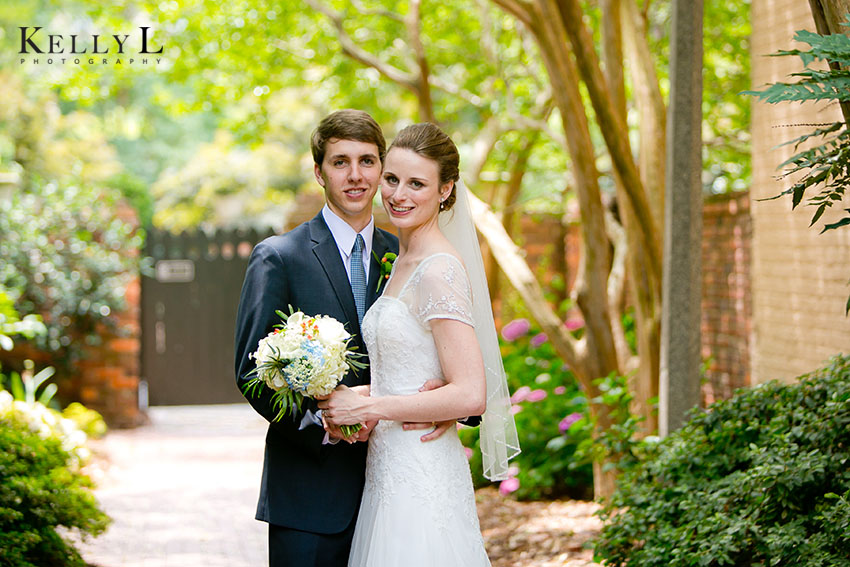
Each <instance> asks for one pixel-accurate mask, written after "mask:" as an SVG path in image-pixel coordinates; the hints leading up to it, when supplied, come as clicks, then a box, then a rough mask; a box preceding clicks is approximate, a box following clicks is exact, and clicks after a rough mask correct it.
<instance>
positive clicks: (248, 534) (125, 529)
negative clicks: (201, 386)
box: [80, 404, 268, 567]
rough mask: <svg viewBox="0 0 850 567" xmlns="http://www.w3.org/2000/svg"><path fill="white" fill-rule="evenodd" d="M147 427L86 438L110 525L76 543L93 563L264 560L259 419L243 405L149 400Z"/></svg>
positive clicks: (214, 564)
mask: <svg viewBox="0 0 850 567" xmlns="http://www.w3.org/2000/svg"><path fill="white" fill-rule="evenodd" d="M150 417H151V425H148V426H145V427H141V428H138V429H134V430H127V431H123V430H115V431H111V432H110V433H109V434H108V435H107V436H106V437H105V438H104V439H102V440H99V441H96V442H94V443H93V449H94V450H95V451H96V452H97V454H98V455H99V456H100V457H101V458H99V459H98V460H96V462H95V465H94V466H93V467H91V474H92V476H93V477H94V478H95V481H96V483H97V485H98V488H97V491H96V495H97V498H98V499H99V501H100V502H101V504H102V506H103V509H104V510H105V511H106V513H107V514H109V515H110V516H111V517H112V519H113V523H112V525H111V527H110V528H109V530H108V531H107V532H106V533H105V534H103V535H101V536H100V537H99V538H97V539H92V540H89V541H87V542H83V543H82V544H81V545H80V550H81V551H82V554H83V558H84V559H85V560H86V561H87V562H89V563H90V564H91V565H92V566H97V567H172V566H173V567H249V566H250V567H258V566H263V565H268V559H267V551H266V546H267V542H266V534H267V530H266V524H264V523H262V522H258V521H256V520H254V511H255V507H256V503H257V495H258V493H259V487H260V473H261V471H262V461H263V443H264V438H265V429H266V423H265V421H264V420H263V419H262V418H261V417H259V416H258V415H257V414H256V413H255V412H254V410H253V409H252V408H251V407H250V406H248V405H247V404H242V405H224V406H194V407H158V408H151V410H150Z"/></svg>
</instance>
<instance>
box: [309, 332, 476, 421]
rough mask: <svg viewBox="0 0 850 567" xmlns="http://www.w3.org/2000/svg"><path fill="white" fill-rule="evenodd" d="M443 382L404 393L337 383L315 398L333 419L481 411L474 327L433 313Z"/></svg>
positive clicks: (438, 416) (441, 417)
mask: <svg viewBox="0 0 850 567" xmlns="http://www.w3.org/2000/svg"><path fill="white" fill-rule="evenodd" d="M430 325H431V332H432V334H433V336H434V342H435V343H436V346H437V354H438V356H439V358H440V366H441V367H442V370H443V376H444V377H445V379H446V382H447V383H446V385H445V386H443V387H442V388H437V389H435V390H430V391H426V392H419V393H416V394H412V395H409V396H381V397H374V398H371V397H369V398H367V397H364V396H361V395H359V394H357V393H356V392H352V391H351V390H349V389H348V388H345V387H344V386H343V387H340V389H338V390H336V391H335V392H334V393H333V395H332V396H331V397H330V399H328V400H325V401H323V402H321V403H320V404H319V407H321V408H322V409H323V410H324V411H323V413H324V416H325V417H326V418H327V419H328V420H329V421H331V422H333V423H334V424H337V425H351V424H355V423H362V422H365V421H370V420H375V419H384V420H390V421H418V422H428V421H446V420H451V419H457V418H462V417H466V416H469V415H481V414H482V413H484V409H485V407H486V404H487V386H486V384H485V378H484V363H483V361H482V360H481V350H480V349H479V347H478V340H477V339H476V338H475V329H474V328H473V327H472V326H471V325H468V324H466V323H462V322H460V321H455V320H453V319H432V320H431V321H430Z"/></svg>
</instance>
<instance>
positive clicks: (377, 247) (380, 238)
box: [366, 227, 392, 307]
mask: <svg viewBox="0 0 850 567" xmlns="http://www.w3.org/2000/svg"><path fill="white" fill-rule="evenodd" d="M391 251H392V250H391V249H390V243H389V242H388V240H387V238H386V237H385V236H384V233H383V232H382V231H381V230H379V229H378V227H375V235H374V236H373V237H372V252H373V254H372V257H371V258H370V259H369V262H370V265H369V288H368V289H367V295H366V299H367V303H368V305H367V307H369V306H371V305H372V304H373V303H375V300H377V299H378V297H379V296H380V295H381V293H379V292H377V291H376V290H377V288H378V280H379V279H380V277H381V264H380V263H379V262H378V260H380V259H381V258H383V257H384V254H386V253H387V252H391ZM376 256H377V258H376ZM385 283H386V281H384V282H382V283H381V290H380V292H383V291H384V284H385Z"/></svg>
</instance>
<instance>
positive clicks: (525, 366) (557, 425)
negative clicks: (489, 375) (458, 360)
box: [460, 319, 593, 500]
mask: <svg viewBox="0 0 850 567" xmlns="http://www.w3.org/2000/svg"><path fill="white" fill-rule="evenodd" d="M502 358H503V360H504V364H505V371H506V372H507V375H508V386H509V387H510V390H511V392H512V395H511V404H512V406H511V413H512V414H513V415H514V419H515V420H516V425H517V432H518V433H519V442H520V446H521V447H522V453H520V455H519V456H517V457H516V458H515V459H513V460H512V461H511V465H512V466H511V470H510V473H509V478H508V479H507V480H504V481H502V482H500V483H499V484H498V488H499V493H500V494H502V495H503V496H506V497H511V498H517V499H520V500H536V499H542V498H558V497H569V498H590V497H592V493H593V489H592V486H593V484H592V483H593V474H592V470H591V465H590V462H589V461H588V460H587V458H586V456H585V455H583V454H582V453H581V452H580V451H578V448H579V446H586V445H587V443H589V442H590V434H591V427H590V422H589V419H588V418H587V412H588V408H587V398H586V397H585V396H584V394H583V393H582V392H581V391H580V390H579V387H578V383H577V382H576V380H575V377H574V376H573V374H572V372H570V370H569V369H568V368H567V367H566V366H565V365H564V364H563V362H562V361H561V359H560V358H559V357H558V356H557V354H556V353H555V350H554V349H553V348H552V345H551V344H550V343H549V342H548V340H547V339H546V335H544V334H542V333H540V332H535V330H534V329H532V327H531V325H530V323H529V322H528V320H526V319H515V320H514V321H511V322H510V323H508V324H506V325H505V326H504V327H503V328H502ZM460 434H461V439H462V440H463V442H464V444H465V445H466V446H467V447H469V448H472V449H473V452H472V456H471V457H470V464H471V466H472V470H473V474H476V473H475V471H480V470H481V465H480V463H481V453H480V450H479V448H478V429H477V428H467V427H465V428H463V429H462V430H461V432H460ZM475 482H476V485H477V486H483V485H486V484H487V483H488V482H489V481H487V479H485V478H484V477H483V476H482V475H481V474H480V473H477V476H476V478H475Z"/></svg>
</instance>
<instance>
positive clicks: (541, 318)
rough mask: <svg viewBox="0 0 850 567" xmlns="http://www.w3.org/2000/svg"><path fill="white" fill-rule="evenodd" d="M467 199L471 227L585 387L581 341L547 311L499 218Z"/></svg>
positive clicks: (540, 292)
mask: <svg viewBox="0 0 850 567" xmlns="http://www.w3.org/2000/svg"><path fill="white" fill-rule="evenodd" d="M468 196H469V205H470V208H471V209H472V218H473V220H474V221H475V227H476V228H477V229H478V231H479V232H480V233H481V235H482V236H483V237H484V239H485V240H486V241H487V244H488V245H489V247H490V250H492V252H493V255H494V256H495V257H496V261H497V262H498V263H499V267H501V268H502V273H504V274H505V276H506V277H507V278H508V280H509V281H510V282H511V285H513V286H514V288H515V289H516V290H517V292H518V293H519V294H520V296H521V297H522V299H523V301H524V302H525V305H526V307H527V308H528V310H529V312H530V313H531V316H532V317H533V318H534V320H535V321H537V323H538V324H539V325H540V327H541V329H542V330H543V332H544V333H546V335H547V336H548V337H549V340H550V341H551V342H552V346H553V347H555V350H556V351H557V352H558V355H559V356H561V358H563V359H564V362H566V363H567V364H568V365H569V366H570V368H572V369H573V371H574V372H575V374H576V377H577V378H580V379H583V380H585V381H587V382H588V383H589V380H590V379H592V378H590V379H588V377H587V376H584V375H582V374H583V373H582V369H583V368H584V364H582V361H581V358H582V357H583V353H584V351H585V349H586V347H585V346H584V343H583V340H578V339H576V338H575V337H573V336H572V335H571V334H570V333H569V332H567V330H566V328H565V327H564V325H563V323H562V321H561V320H560V319H559V318H558V317H557V316H556V315H555V313H554V312H553V311H552V309H551V308H550V307H549V304H548V303H547V301H546V298H545V297H544V295H543V290H542V289H541V287H540V284H539V283H538V281H537V278H536V277H535V276H534V274H533V273H532V272H531V269H530V268H529V267H528V264H527V263H526V261H525V259H524V258H523V257H522V251H521V250H520V249H519V247H517V245H516V244H515V243H514V241H513V240H512V239H511V237H510V236H508V234H507V232H505V228H504V227H503V226H502V223H501V222H499V218H498V217H497V216H496V215H495V214H494V213H493V211H492V210H490V207H489V206H488V205H487V204H485V203H484V202H483V201H482V200H481V199H479V198H478V197H476V196H475V195H474V194H473V193H472V191H469V192H468Z"/></svg>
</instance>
